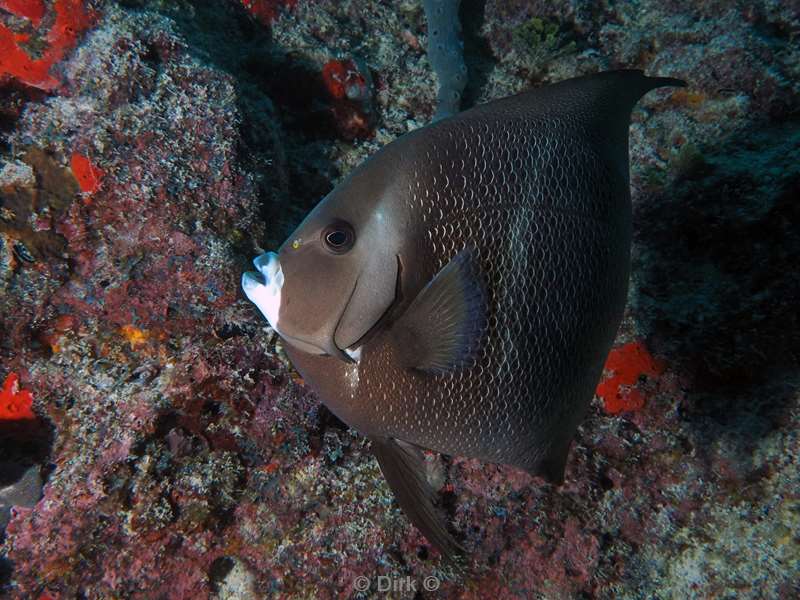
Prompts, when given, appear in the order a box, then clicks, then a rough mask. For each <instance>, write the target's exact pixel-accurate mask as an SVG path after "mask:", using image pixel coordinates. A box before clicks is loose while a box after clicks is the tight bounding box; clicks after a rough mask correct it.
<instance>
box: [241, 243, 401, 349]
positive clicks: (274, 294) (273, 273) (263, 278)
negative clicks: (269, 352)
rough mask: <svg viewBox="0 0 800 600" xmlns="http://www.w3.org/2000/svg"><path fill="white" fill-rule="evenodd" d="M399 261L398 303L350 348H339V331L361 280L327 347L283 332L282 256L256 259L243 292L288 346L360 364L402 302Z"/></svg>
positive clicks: (340, 316)
mask: <svg viewBox="0 0 800 600" xmlns="http://www.w3.org/2000/svg"><path fill="white" fill-rule="evenodd" d="M396 260H397V276H396V281H395V291H394V299H393V300H392V302H391V303H390V304H389V306H388V307H387V308H386V310H385V311H383V313H382V314H381V315H380V316H379V317H378V319H377V320H376V321H375V323H373V324H372V325H371V326H370V327H369V328H368V329H367V330H366V331H365V332H364V334H363V335H362V336H361V337H360V338H358V339H357V340H356V341H355V342H354V343H352V344H350V345H349V346H347V347H346V348H340V347H339V346H338V345H337V344H336V331H337V330H338V328H339V325H340V324H341V322H342V320H343V319H344V315H345V313H346V312H347V307H348V306H349V305H350V302H351V301H352V299H353V295H354V294H355V292H356V289H358V283H359V280H360V278H356V281H355V282H354V284H353V289H352V290H350V295H349V296H348V298H347V302H346V303H345V305H344V308H343V309H342V312H341V314H340V315H339V318H338V319H337V321H336V324H335V325H334V327H333V330H332V333H331V335H330V337H329V338H328V339H327V340H326V342H327V343H322V344H319V343H314V342H310V341H308V340H304V339H301V338H297V337H295V336H293V335H290V334H288V333H286V332H285V331H282V330H281V327H280V323H279V318H278V317H279V314H278V313H279V309H280V304H281V290H282V288H283V283H284V276H283V268H282V267H281V264H280V260H279V259H278V255H277V254H275V253H274V252H266V253H264V254H261V255H259V256H257V257H256V258H255V259H253V265H254V266H255V268H256V269H258V270H257V271H247V272H245V273H243V274H242V290H243V291H244V293H245V295H246V296H247V298H248V299H249V300H250V301H251V302H252V303H253V304H255V305H256V306H257V307H258V309H259V310H260V311H261V313H262V314H263V315H264V317H265V318H266V319H267V321H268V322H269V324H270V327H272V329H274V330H275V331H276V332H277V333H278V335H280V336H281V337H282V338H284V339H285V340H286V341H287V342H288V343H290V344H291V345H293V346H294V347H295V348H297V349H298V350H300V351H301V352H307V353H309V354H317V355H320V354H322V355H326V356H331V357H335V358H338V359H340V360H342V361H344V362H346V363H349V364H356V363H358V362H359V360H360V359H361V349H362V347H363V346H364V345H365V344H366V343H367V342H369V341H370V340H371V339H372V338H373V337H374V336H375V334H376V333H377V332H378V331H380V329H381V327H382V326H383V324H384V323H386V322H387V320H388V319H389V317H390V316H391V314H392V313H393V312H394V309H395V308H396V306H397V305H398V304H399V302H400V301H401V299H402V293H401V284H400V283H401V275H402V262H401V260H400V256H399V255H396Z"/></svg>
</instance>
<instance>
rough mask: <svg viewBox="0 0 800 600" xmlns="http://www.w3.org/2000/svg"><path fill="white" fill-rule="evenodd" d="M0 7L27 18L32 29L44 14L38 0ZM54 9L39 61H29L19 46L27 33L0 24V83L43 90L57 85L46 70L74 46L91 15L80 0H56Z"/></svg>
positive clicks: (7, 1) (6, 0) (2, 0)
mask: <svg viewBox="0 0 800 600" xmlns="http://www.w3.org/2000/svg"><path fill="white" fill-rule="evenodd" d="M0 8H2V9H4V10H6V11H8V12H10V13H12V14H14V15H16V16H18V17H23V18H26V19H29V20H30V21H31V23H32V24H33V25H34V26H38V25H39V22H40V21H41V20H42V18H43V16H44V14H45V11H44V4H43V3H42V2H41V0H0ZM54 9H55V12H56V16H55V21H54V22H53V26H52V27H51V28H50V31H48V32H47V35H46V36H45V40H46V42H47V44H48V46H47V48H46V49H45V50H44V52H43V53H42V55H41V57H40V58H32V57H31V55H30V54H28V52H27V51H26V50H25V49H24V47H23V45H24V44H25V43H27V42H28V41H29V40H30V38H31V36H30V34H27V33H17V32H15V31H13V30H11V29H9V28H8V27H6V26H5V25H3V24H0V83H2V81H3V80H4V79H7V78H11V79H14V80H17V81H19V82H20V83H23V84H25V85H29V86H31V87H35V88H39V89H42V90H45V91H50V90H52V89H54V88H55V87H57V86H58V84H59V80H58V79H57V78H56V77H54V76H53V75H51V74H50V69H51V68H52V66H53V65H54V64H56V63H57V62H58V61H60V60H61V59H62V58H64V55H65V54H66V53H67V51H68V50H71V49H72V48H73V47H74V46H75V44H76V42H77V39H78V36H79V35H80V34H81V32H83V31H84V30H86V29H87V28H88V27H89V26H90V25H91V24H92V23H93V22H94V15H93V14H92V13H90V12H88V11H86V9H85V8H84V6H83V1H82V0H56V2H55V4H54Z"/></svg>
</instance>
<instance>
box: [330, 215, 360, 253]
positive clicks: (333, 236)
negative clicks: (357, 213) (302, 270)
mask: <svg viewBox="0 0 800 600" xmlns="http://www.w3.org/2000/svg"><path fill="white" fill-rule="evenodd" d="M355 241H356V233H355V231H353V226H352V225H350V223H346V222H345V221H335V222H333V223H331V224H330V225H328V226H327V227H326V228H325V229H324V230H323V232H322V242H323V243H324V245H325V248H327V249H328V250H329V251H330V252H333V253H334V254H344V253H345V252H347V251H348V250H350V248H352V247H353V244H354V243H355Z"/></svg>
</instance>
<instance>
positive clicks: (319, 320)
mask: <svg viewBox="0 0 800 600" xmlns="http://www.w3.org/2000/svg"><path fill="white" fill-rule="evenodd" d="M668 85H683V83H682V82H680V81H678V80H675V79H668V78H647V77H645V76H644V75H643V74H642V73H641V72H639V71H614V72H608V73H601V74H597V75H593V76H587V77H581V78H576V79H572V80H568V81H565V82H562V83H559V84H555V85H551V86H545V87H543V88H539V89H536V90H532V91H530V92H526V93H524V94H519V95H517V96H513V97H510V98H505V99H502V100H497V101H494V102H490V103H488V104H485V105H483V106H480V107H477V108H475V109H472V110H469V111H467V112H465V113H461V114H460V115H458V116H456V117H453V118H449V119H445V120H442V121H439V122H437V123H435V124H433V125H430V126H428V127H425V128H422V129H420V130H417V131H415V132H412V133H410V134H407V135H405V136H403V137H402V138H399V139H398V140H395V141H394V142H392V143H391V144H389V145H388V146H386V147H385V148H383V149H382V150H380V151H379V152H378V153H376V154H375V155H373V156H372V157H370V158H369V159H368V160H367V161H366V162H365V163H363V164H362V165H361V166H359V167H358V168H357V169H355V170H354V171H353V172H352V173H351V174H350V175H349V176H348V177H347V178H346V179H345V180H344V181H343V182H342V183H340V184H339V185H338V186H337V187H336V188H335V189H334V190H333V191H332V192H331V193H330V194H329V195H328V196H326V198H324V199H323V201H322V202H320V204H319V205H318V206H317V207H316V208H315V209H314V210H313V211H312V212H311V213H310V214H309V215H308V216H307V217H306V220H305V221H304V222H303V223H302V224H301V225H300V226H299V227H298V228H297V230H296V231H295V233H294V234H293V235H292V236H291V237H290V238H289V240H287V242H286V243H285V244H284V245H283V246H282V247H281V249H280V251H279V254H274V253H266V254H263V255H261V256H259V257H257V258H256V259H255V261H254V263H255V265H256V268H257V269H258V271H259V272H258V273H246V274H245V275H244V276H243V278H242V286H243V288H244V290H245V293H246V294H247V295H248V297H249V298H250V299H251V300H253V302H255V303H256V304H257V305H258V307H259V308H260V309H261V311H262V313H263V314H264V315H265V316H266V317H267V319H268V320H269V321H270V323H271V324H272V326H273V327H274V328H275V330H276V331H277V332H278V333H279V334H280V335H281V336H282V337H283V338H284V340H285V341H286V350H287V353H288V355H289V357H290V359H291V360H292V362H293V363H294V365H295V367H296V368H297V369H298V370H299V371H300V373H301V374H302V375H303V377H304V378H305V379H306V381H307V382H308V384H309V385H310V386H311V387H312V388H313V389H314V390H315V391H316V392H317V393H318V394H319V396H320V398H321V399H322V400H323V401H324V402H325V404H326V405H327V406H328V407H329V408H330V409H331V410H332V411H333V412H334V413H335V414H336V415H337V416H339V418H341V419H342V420H343V421H345V422H346V423H348V424H349V425H351V426H352V427H355V428H356V429H358V430H360V431H361V432H362V433H364V434H365V435H367V436H368V437H369V438H370V440H371V441H372V450H373V452H374V454H375V456H376V457H377V459H378V463H379V464H380V467H381V470H382V472H383V473H384V475H385V477H386V479H387V481H388V483H389V485H390V486H391V488H392V490H393V491H394V493H395V495H396V497H397V499H398V502H399V503H400V505H401V506H402V507H403V509H404V510H405V512H406V514H407V515H408V516H409V518H410V519H411V521H412V522H413V523H414V524H415V525H416V526H417V527H419V528H420V529H421V530H422V532H423V533H424V534H425V535H426V537H427V538H428V539H429V540H430V541H431V543H433V544H434V545H435V546H437V547H438V548H439V549H440V550H441V551H442V552H443V553H444V555H445V557H447V558H454V557H456V556H458V555H461V554H463V548H461V547H460V546H459V544H458V543H457V542H456V541H455V539H454V538H453V536H452V535H451V534H450V533H449V532H448V531H447V526H446V524H445V522H444V521H443V520H442V519H441V517H440V516H439V515H438V514H437V512H436V508H435V497H436V495H435V493H434V491H433V490H432V489H431V487H430V484H429V483H428V481H427V479H426V477H425V462H424V459H423V456H422V454H421V452H420V450H421V449H430V450H435V451H438V452H442V453H446V454H456V455H462V456H467V457H471V458H478V459H481V460H485V461H490V462H497V463H503V464H510V465H514V466H516V467H519V468H521V469H524V470H526V471H528V472H530V473H532V474H534V475H541V476H543V477H544V478H545V479H547V480H549V481H552V482H556V483H558V482H560V481H561V480H562V479H563V475H564V466H565V463H566V459H567V453H568V450H569V445H570V443H571V440H572V437H573V435H574V433H575V430H576V428H577V426H578V424H579V423H580V421H581V419H582V417H583V416H584V413H585V412H586V409H587V407H588V405H589V403H590V401H591V398H592V394H593V392H594V389H595V386H596V384H597V381H598V379H599V377H600V375H601V372H602V368H603V363H604V360H605V357H606V355H607V353H608V350H609V348H610V346H611V343H612V341H613V338H614V336H615V333H616V330H617V327H618V326H619V323H620V320H621V318H622V314H623V311H624V307H625V300H626V297H627V288H628V275H629V268H630V256H629V253H630V242H631V203H630V191H629V180H628V169H629V167H628V124H629V120H630V112H631V109H632V108H633V106H634V104H635V103H636V102H637V101H638V100H639V98H640V97H641V96H642V95H644V94H645V93H646V92H647V91H649V90H651V89H653V88H656V87H660V86H668Z"/></svg>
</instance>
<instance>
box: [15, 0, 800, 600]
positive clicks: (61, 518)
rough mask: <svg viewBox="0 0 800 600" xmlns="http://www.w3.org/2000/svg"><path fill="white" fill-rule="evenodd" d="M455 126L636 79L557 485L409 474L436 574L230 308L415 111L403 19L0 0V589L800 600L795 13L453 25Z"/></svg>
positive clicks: (447, 468) (377, 487)
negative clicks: (684, 84) (605, 326)
mask: <svg viewBox="0 0 800 600" xmlns="http://www.w3.org/2000/svg"><path fill="white" fill-rule="evenodd" d="M461 17H462V29H463V33H464V47H465V59H466V63H467V67H468V76H469V80H468V84H467V87H466V90H465V104H466V105H470V104H474V103H476V102H482V101H486V100H489V99H492V98H496V97H500V96H503V95H506V94H509V93H513V92H516V91H519V90H522V89H525V88H527V87H529V86H531V85H539V84H543V83H547V82H551V81H557V80H560V79H563V78H566V77H570V76H574V75H577V74H583V73H591V72H595V71H598V70H602V69H607V68H619V67H636V68H643V69H645V70H646V71H647V72H648V73H652V74H660V75H670V76H676V77H681V78H684V79H686V80H687V81H688V82H689V84H690V85H689V87H688V88H686V89H685V90H679V91H673V92H663V91H662V92H658V93H654V94H651V95H649V96H648V97H647V98H646V99H645V100H644V101H643V102H642V103H641V105H640V108H638V109H637V110H636V112H635V114H634V117H633V124H632V127H631V157H632V167H631V168H632V173H631V179H632V191H633V200H634V228H635V240H634V248H633V274H632V285H631V292H630V302H629V306H628V311H627V314H626V318H625V321H624V323H623V326H622V328H621V330H620V332H619V337H618V340H617V344H616V347H615V349H614V350H613V351H612V354H611V356H610V357H609V361H608V365H607V370H606V375H605V380H604V381H603V382H602V383H601V385H600V386H599V387H598V393H597V396H596V398H595V402H594V403H593V405H592V409H591V414H590V415H589V417H588V418H587V420H586V421H585V422H584V424H583V425H582V426H581V428H580V431H579V436H578V439H577V440H576V443H575V445H574V447H573V451H572V454H571V456H570V460H569V463H568V468H567V479H566V482H565V484H564V485H563V486H561V487H558V488H555V487H553V486H550V485H547V484H545V483H544V482H543V481H541V480H538V479H535V478H532V477H530V476H528V475H526V474H524V473H521V472H518V471H515V470H514V469H512V468H510V467H503V466H497V465H487V464H482V463H479V462H477V461H473V460H464V459H460V458H457V457H441V456H438V455H433V454H431V455H430V456H428V461H429V467H430V473H429V475H430V479H431V480H432V481H435V482H436V484H437V488H438V489H439V493H440V498H441V501H442V505H443V507H444V509H445V510H446V511H447V514H448V515H449V517H450V519H451V520H452V522H453V525H454V528H455V529H456V530H457V531H458V532H459V534H460V536H461V538H462V539H463V541H464V544H465V546H466V547H467V548H468V550H469V551H470V553H471V557H472V564H471V568H470V570H469V572H467V573H463V574H458V573H452V572H449V571H448V570H447V569H446V568H445V567H444V566H443V565H442V563H441V562H440V557H439V555H438V553H437V552H436V551H435V550H433V549H431V548H430V547H429V545H428V544H427V542H426V540H425V539H424V538H423V537H422V536H421V535H420V534H419V533H418V532H417V531H416V530H415V529H414V528H413V527H412V526H411V525H410V524H409V523H408V521H407V519H406V518H405V517H404V515H403V514H402V512H401V511H400V509H399V508H398V506H397V504H396V503H395V502H394V500H393V498H392V495H391V493H390V491H389V489H388V487H387V486H386V484H385V482H384V480H383V477H382V476H381V474H380V471H379V469H378V466H377V463H376V462H375V461H374V459H373V458H372V457H371V454H370V453H369V449H368V447H367V443H366V442H365V440H364V439H363V438H362V437H360V436H359V435H358V434H357V432H355V431H352V430H349V429H348V428H347V427H346V426H345V425H343V424H342V423H341V422H339V421H338V420H337V419H336V418H335V417H334V416H333V415H331V414H330V413H329V412H328V411H327V410H326V409H325V408H324V406H322V405H321V404H320V403H319V401H318V400H317V399H316V398H315V397H314V395H313V394H312V393H311V392H310V391H309V390H308V389H307V388H306V387H305V386H304V384H303V382H302V381H301V380H300V379H299V378H298V377H297V375H296V374H294V373H293V371H292V370H291V368H290V366H289V365H288V364H287V361H286V360H285V359H284V357H283V354H282V351H281V348H280V344H279V342H278V341H277V339H276V336H275V335H274V332H272V331H270V329H269V328H268V327H266V326H265V325H266V324H265V323H264V322H263V320H262V319H261V317H260V316H259V315H258V314H257V311H256V309H255V308H254V307H253V306H251V305H250V304H249V303H248V302H247V301H246V300H245V299H244V298H243V296H242V294H241V292H240V290H239V289H238V281H239V276H240V273H241V272H242V270H244V269H246V268H247V263H248V260H249V258H250V257H251V256H252V255H253V254H254V253H255V252H256V249H257V248H259V247H264V248H270V247H274V246H276V245H277V244H278V243H280V242H281V241H282V240H283V239H284V237H285V235H286V234H287V233H288V232H289V231H290V230H291V229H292V228H293V226H294V225H295V224H296V223H297V222H298V221H299V219H300V218H301V217H302V216H303V215H304V214H305V212H306V211H307V210H308V209H309V208H310V207H311V206H313V205H314V204H315V203H316V201H317V200H318V199H319V198H321V197H322V196H323V195H324V194H325V193H327V191H329V189H330V188H331V187H332V186H333V185H334V184H335V183H336V181H338V180H339V179H340V178H341V177H342V176H343V175H345V174H346V173H347V172H348V170H349V169H351V168H352V167H353V166H355V165H357V164H358V163H359V162H360V161H361V160H363V159H364V158H365V157H366V156H368V155H369V154H371V153H372V152H374V151H375V150H376V149H377V148H379V147H381V146H382V145H384V144H385V143H387V142H389V141H391V140H392V139H394V138H395V137H397V136H399V135H401V134H403V133H405V132H407V131H410V130H413V129H415V128H417V127H420V126H422V125H424V124H426V123H427V122H429V120H430V119H431V116H432V115H433V113H434V111H435V106H434V105H435V100H436V92H437V82H436V77H435V75H434V73H433V71H432V70H431V66H430V63H429V61H428V59H427V57H426V53H425V48H426V41H427V29H426V24H425V19H424V13H423V8H422V3H421V2H419V1H417V0H340V1H336V2H332V1H325V0H241V1H239V0H214V1H208V2H205V1H203V2H201V1H196V2H190V1H187V0H175V1H171V0H170V1H168V0H163V1H159V0H126V1H120V2H111V1H103V0H0V133H2V139H1V140H0V527H2V528H3V533H2V538H1V539H2V550H1V552H2V554H1V556H2V558H1V559H0V586H1V587H2V592H0V595H2V596H3V597H8V598H13V599H28V598H32V599H38V600H47V599H50V600H60V599H68V598H69V599H71V598H86V599H106V598H142V599H156V598H168V599H183V598H191V599H203V598H225V599H233V598H238V599H245V598H248V599H249V598H321V599H322V598H351V597H352V598H372V597H387V596H388V597H392V598H463V599H468V598H503V599H504V598H547V599H561V598H615V599H640V598H794V597H799V596H800V584H799V583H798V582H800V533H798V532H800V468H799V467H800V434H798V431H799V430H800V427H799V426H800V391H799V390H800V322H798V319H799V317H798V312H799V311H798V302H799V301H800V269H798V265H800V100H798V98H799V96H798V91H800V45H798V43H797V42H798V39H800V36H799V34H800V3H798V2H797V1H796V0H785V1H782V2H781V1H778V0H758V1H756V2H751V3H731V2H723V1H721V0H711V1H704V2H698V3H685V2H673V1H670V0H660V1H658V2H656V1H654V0H643V1H641V2H636V3H633V2H631V3H627V2H621V3H596V2H588V1H585V0H557V1H554V2H540V1H538V0H527V1H523V0H465V1H464V2H462V7H461Z"/></svg>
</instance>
